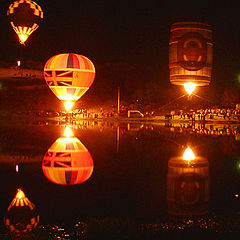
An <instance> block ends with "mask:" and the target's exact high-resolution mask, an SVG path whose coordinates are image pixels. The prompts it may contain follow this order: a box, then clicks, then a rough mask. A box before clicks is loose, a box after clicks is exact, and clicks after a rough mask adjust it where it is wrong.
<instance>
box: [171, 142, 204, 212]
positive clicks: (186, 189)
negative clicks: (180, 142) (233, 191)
mask: <svg viewBox="0 0 240 240" xmlns="http://www.w3.org/2000/svg"><path fill="white" fill-rule="evenodd" d="M208 202H209V163H208V160H207V159H206V158H202V157H196V156H195V155H194V153H193V152H192V150H191V149H190V148H189V147H188V148H187V149H186V150H185V152H184V154H183V156H179V157H174V158H171V159H170V160H169V162H168V172H167V207H168V210H167V211H168V213H169V214H171V215H181V216H190V215H204V214H206V213H207V212H208Z"/></svg>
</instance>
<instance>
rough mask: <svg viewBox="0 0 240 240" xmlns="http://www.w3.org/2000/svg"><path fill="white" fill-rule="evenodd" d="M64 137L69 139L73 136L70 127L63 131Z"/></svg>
mask: <svg viewBox="0 0 240 240" xmlns="http://www.w3.org/2000/svg"><path fill="white" fill-rule="evenodd" d="M64 136H65V137H67V138H70V137H72V136H73V132H72V130H71V128H70V127H66V128H65V130H64Z"/></svg>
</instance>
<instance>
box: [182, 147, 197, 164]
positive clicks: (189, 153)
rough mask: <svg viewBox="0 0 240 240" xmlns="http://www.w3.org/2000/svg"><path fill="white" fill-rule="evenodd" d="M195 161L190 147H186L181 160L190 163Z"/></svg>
mask: <svg viewBox="0 0 240 240" xmlns="http://www.w3.org/2000/svg"><path fill="white" fill-rule="evenodd" d="M194 159H195V155H194V153H193V151H192V149H191V148H190V147H187V149H186V150H185V151H184V153H183V160H187V161H191V160H194Z"/></svg>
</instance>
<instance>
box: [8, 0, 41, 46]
mask: <svg viewBox="0 0 240 240" xmlns="http://www.w3.org/2000/svg"><path fill="white" fill-rule="evenodd" d="M7 16H8V17H9V20H10V24H11V26H12V28H13V30H14V31H15V32H16V33H17V35H18V38H19V42H20V43H21V44H25V42H26V40H27V39H28V37H29V36H30V35H31V34H32V33H33V32H34V31H35V30H36V29H37V28H38V27H39V24H40V22H41V20H42V19H43V11H42V8H41V7H40V6H39V5H38V4H37V3H35V2H34V1H32V0H16V1H15V2H13V3H12V4H11V5H10V6H9V8H8V11H7Z"/></svg>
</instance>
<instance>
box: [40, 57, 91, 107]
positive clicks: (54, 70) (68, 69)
mask: <svg viewBox="0 0 240 240" xmlns="http://www.w3.org/2000/svg"><path fill="white" fill-rule="evenodd" d="M44 77H45V80H46V83H47V84H48V86H49V88H50V89H51V90H52V92H53V93H54V94H55V95H56V96H57V98H58V99H60V100H62V101H66V102H68V103H69V102H73V103H74V102H75V101H77V100H78V99H79V98H80V97H81V96H82V95H83V94H84V93H85V92H86V91H87V90H88V89H89V87H90V86H91V85H92V83H93V80H94V77H95V68H94V65H93V63H92V62H91V61H90V60H89V59H88V58H86V57H84V56H82V55H79V54H75V53H63V54H58V55H56V56H53V57H51V58H50V59H49V60H48V61H47V62H46V64H45V66H44Z"/></svg>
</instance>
